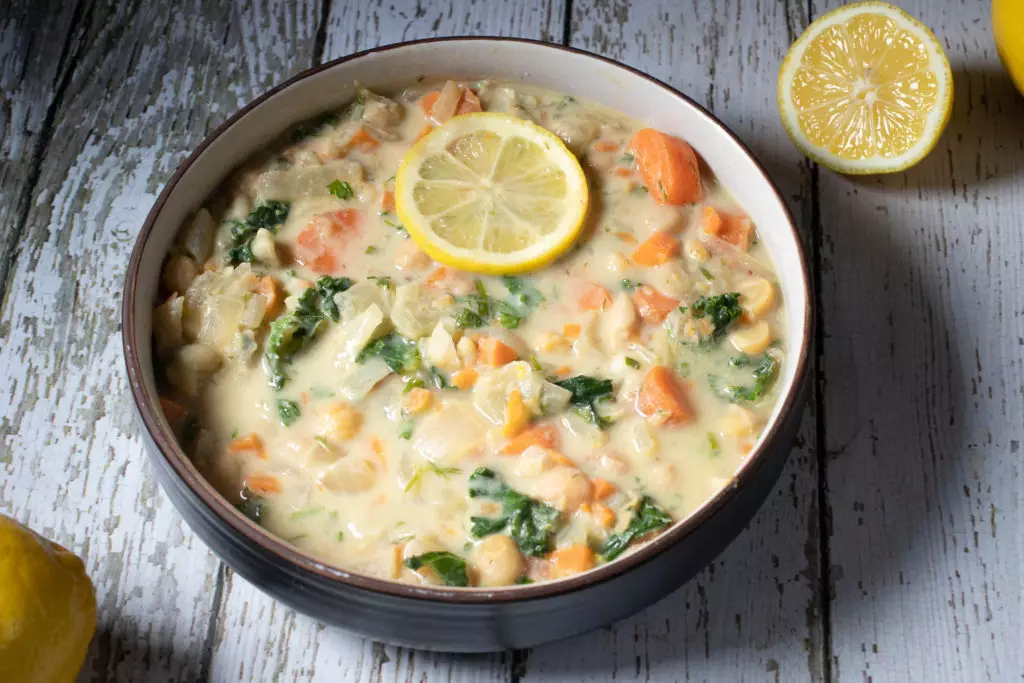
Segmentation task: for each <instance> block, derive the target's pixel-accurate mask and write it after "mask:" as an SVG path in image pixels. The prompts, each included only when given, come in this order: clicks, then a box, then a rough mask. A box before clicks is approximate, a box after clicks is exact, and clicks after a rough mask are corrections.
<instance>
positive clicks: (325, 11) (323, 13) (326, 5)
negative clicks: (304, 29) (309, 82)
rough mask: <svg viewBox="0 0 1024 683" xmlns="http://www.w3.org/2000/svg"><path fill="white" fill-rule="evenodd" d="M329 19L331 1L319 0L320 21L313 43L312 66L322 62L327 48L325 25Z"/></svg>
mask: <svg viewBox="0 0 1024 683" xmlns="http://www.w3.org/2000/svg"><path fill="white" fill-rule="evenodd" d="M330 19H331V0H321V2H320V20H319V22H318V23H317V27H316V38H315V39H314V41H313V66H317V65H319V64H321V63H323V61H324V48H325V47H326V46H327V23H328V21H330Z"/></svg>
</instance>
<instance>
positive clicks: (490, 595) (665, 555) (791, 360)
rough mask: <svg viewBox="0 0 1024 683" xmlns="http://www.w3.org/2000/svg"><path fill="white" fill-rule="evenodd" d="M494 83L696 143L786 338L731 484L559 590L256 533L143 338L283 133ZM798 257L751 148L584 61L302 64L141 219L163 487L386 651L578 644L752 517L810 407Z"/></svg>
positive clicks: (415, 46) (688, 106) (149, 403)
mask: <svg viewBox="0 0 1024 683" xmlns="http://www.w3.org/2000/svg"><path fill="white" fill-rule="evenodd" d="M421 75H427V76H447V77H454V78H460V79H469V80H474V79H479V78H485V77H488V78H502V79H510V80H515V81H521V82H527V83H531V84H535V85H538V86H543V87H546V88H551V89H553V90H556V91H560V92H565V93H568V94H571V95H575V96H578V97H582V98H586V99H589V100H592V101H596V102H600V103H602V104H605V105H607V106H609V107H611V108H613V109H616V110H618V111H621V112H623V113H625V114H627V115H629V116H631V117H633V118H635V119H638V120H640V121H642V122H644V123H646V124H649V125H650V126H652V127H654V128H658V129H661V130H664V131H668V132H671V133H675V134H677V135H679V136H681V137H683V138H685V139H687V140H688V141H690V143H691V144H692V145H693V146H694V148H695V149H696V150H697V152H698V153H699V154H700V155H701V156H702V157H703V158H704V160H705V161H706V162H707V164H708V166H709V167H710V168H711V170H712V171H713V172H714V173H715V174H716V175H717V176H718V178H719V180H720V181H721V182H722V183H723V185H724V186H725V187H726V188H731V189H733V190H734V194H735V195H736V196H737V198H738V199H739V200H740V202H741V203H742V204H743V206H744V208H745V209H746V210H747V212H748V213H750V214H751V216H752V217H753V219H754V221H755V223H756V224H757V226H758V229H759V237H760V239H761V240H762V242H763V243H764V245H765V246H766V247H767V249H768V251H769V252H770V253H771V255H772V258H773V260H774V262H775V265H776V267H777V269H778V272H779V274H780V286H781V290H782V295H783V299H784V302H785V312H786V320H785V328H786V335H787V339H788V340H789V345H788V349H787V351H786V360H785V363H784V364H783V371H782V374H781V376H780V378H779V383H780V387H781V398H780V400H779V404H778V405H777V406H776V409H775V412H774V413H773V415H772V418H771V421H770V422H769V424H768V426H767V428H766V429H765V430H764V433H763V435H762V437H761V439H760V440H759V442H758V443H757V445H756V447H755V448H754V450H753V451H752V452H751V454H750V457H749V459H748V460H747V461H746V462H745V463H744V464H743V465H742V466H741V467H740V468H739V469H738V470H737V472H736V475H735V479H734V481H733V483H732V484H731V485H729V486H727V487H726V488H725V489H724V490H722V491H720V492H719V493H718V494H717V495H715V496H713V497H712V498H711V499H709V500H708V501H706V503H705V504H704V505H703V506H702V507H701V508H700V509H699V510H697V511H696V512H694V513H693V514H692V515H690V516H689V517H688V518H687V519H684V520H680V521H679V522H677V523H676V524H675V525H674V526H673V527H672V528H671V529H670V530H668V531H666V532H665V533H663V534H662V535H660V536H659V537H658V538H656V539H655V540H654V541H652V542H651V543H649V544H647V545H646V546H644V547H642V548H640V549H638V550H637V551H636V552H633V553H631V554H629V555H627V556H625V557H623V558H621V559H619V560H618V561H616V562H613V563H611V564H608V565H604V566H602V567H599V568H597V569H595V570H593V571H590V572H586V573H584V574H580V575H578V576H574V577H571V578H568V579H563V580H560V581H555V582H550V583H541V584H534V585H527V586H514V587H508V588H501V589H445V588H428V587H419V586H411V585H407V584H402V583H396V582H391V581H385V580H382V579H377V578H371V577H369V576H364V575H361V574H356V573H352V572H348V571H345V570H343V569H339V568H337V567H333V566H329V565H326V564H323V563H322V562H318V561H317V560H315V559H313V558H312V557H309V556H308V555H304V554H303V553H301V552H299V551H298V550H296V549H295V548H293V547H291V546H289V545H287V544H286V543H284V542H282V541H280V540H278V539H277V538H275V537H274V536H272V535H270V534H269V533H267V532H265V531H264V530H263V529H261V528H260V527H258V526H256V525H255V524H253V523H252V522H250V521H249V520H248V519H246V518H245V517H244V516H243V515H242V514H240V513H239V512H237V511H236V510H235V509H234V508H233V507H232V506H231V504H230V503H229V502H228V501H227V500H226V499H224V498H223V497H222V496H220V495H219V494H218V493H217V492H216V491H215V490H214V489H213V487H212V486H211V485H210V484H209V483H207V482H206V481H205V480H204V479H203V477H202V476H200V474H199V472H198V471H197V470H196V468H195V467H194V466H193V465H192V463H191V462H190V461H189V459H188V458H187V457H186V456H185V454H184V453H183V452H182V450H181V448H179V447H178V444H177V443H176V442H175V439H174V436H173V434H172V432H171V429H170V427H169V426H168V424H167V422H166V420H165V419H164V417H163V413H162V412H161V410H160V408H159V403H158V401H157V393H156V386H155V382H154V373H153V366H152V362H153V359H152V353H151V344H150V334H151V325H152V315H151V314H152V308H153V304H154V301H155V298H156V293H157V287H158V279H159V273H160V265H161V262H162V261H163V258H164V255H165V254H166V253H167V250H168V248H169V246H170V244H171V242H172V240H173V239H174V236H175V233H176V232H177V231H178V228H179V226H180V225H182V223H183V221H184V220H185V219H186V217H187V216H189V215H190V214H191V213H193V212H194V211H196V210H197V209H198V208H199V207H200V206H201V204H202V202H203V201H204V199H205V198H206V197H207V196H208V195H209V194H210V193H211V192H212V191H213V190H214V189H215V188H216V187H217V185H218V184H219V183H220V182H221V181H222V180H223V179H224V178H225V177H226V176H227V175H228V174H229V173H230V172H231V170H232V169H234V168H235V167H237V166H238V165H239V164H240V163H242V162H243V161H244V160H245V159H246V158H247V157H248V156H249V155H250V154H252V153H253V152H254V151H256V150H259V149H260V148H261V147H263V146H264V145H266V144H268V143H269V142H270V141H271V140H273V139H274V138H275V137H277V136H278V135H279V134H281V133H282V132H283V131H284V130H285V129H287V128H288V127H289V126H291V125H292V124H295V123H297V122H299V121H302V120H304V119H307V118H310V117H312V116H314V115H316V114H318V113H320V112H322V111H324V110H327V109H329V108H336V107H339V106H340V105H342V104H344V103H345V102H347V101H348V100H350V99H351V98H352V96H353V83H354V82H355V81H358V82H360V83H363V84H365V85H367V86H369V87H370V88H373V89H377V90H382V91H388V90H393V89H398V88H400V87H402V86H404V85H406V84H408V83H409V82H411V81H413V80H414V79H415V78H416V77H417V76H421ZM810 289H811V288H810V280H809V277H808V269H807V263H806V260H805V258H804V255H803V252H802V250H801V247H800V241H799V238H798V236H797V232H796V229H795V227H794V225H793V219H792V217H791V216H790V214H789V212H788V211H787V209H786V206H785V204H784V203H783V201H782V198H781V197H780V196H779V192H778V190H777V189H776V188H775V186H774V185H773V184H772V181H771V180H770V179H769V178H768V176H767V174H766V173H765V171H764V169H762V168H761V166H760V165H759V164H758V163H757V161H756V160H755V159H754V157H753V156H752V155H751V154H750V152H749V151H748V150H747V148H746V147H744V146H743V144H742V143H740V141H739V140H737V139H736V137H735V136H734V135H733V134H732V133H730V132H729V131H728V130H727V129H726V128H725V127H724V126H723V125H722V124H721V123H720V122H718V121H717V120H716V119H715V118H714V117H712V116H711V115H710V114H708V113H707V112H706V111H704V110H703V109H701V108H700V107H699V106H698V105H696V104H694V103H693V102H692V101H691V100H689V99H688V98H686V97H685V96H684V95H682V94H680V93H679V92H676V91H675V90H673V89H672V88H669V87H668V86H666V85H665V84H663V83H660V82H659V81H656V80H654V79H653V78H651V77H649V76H646V75H644V74H642V73H640V72H638V71H635V70H633V69H630V68H628V67H625V66H622V65H620V64H616V63H614V62H612V61H609V60H607V59H603V58H601V57H596V56H594V55H591V54H587V53H585V52H580V51H577V50H570V49H567V48H564V47H558V46H552V45H547V44H543V43H537V42H531V41H525V40H510V39H501V38H454V39H447V40H428V41H420V42H413V43H405V44H401V45H392V46H389V47H383V48H379V49H376V50H369V51H367V52H361V53H358V54H355V55H352V56H350V57H346V58H344V59H339V60H337V61H334V62H331V63H329V64H325V65H323V66H320V67H317V68H314V69H310V70H309V71H306V72H303V73H301V74H299V75H298V76H296V77H294V78H292V79H290V80H289V81H287V82H286V83H284V84H282V85H280V86H278V87H276V88H274V89H273V90H271V91H270V92H268V93H266V94H265V95H263V96H261V97H259V98H257V99H256V100H255V101H253V102H252V103H251V104H249V105H247V106H246V107H244V108H243V109H242V110H241V111H240V112H238V113H237V114H235V115H234V116H232V117H231V118H230V119H229V120H228V121H227V122H226V123H224V125H222V126H220V127H219V128H217V130H215V131H214V132H213V133H212V134H211V135H209V136H208V137H207V138H206V139H205V140H204V141H203V143H202V144H201V145H200V146H199V148H198V149H197V150H196V151H195V152H194V153H193V154H192V155H191V156H189V158H188V159H186V160H185V162H184V163H183V164H182V165H181V167H180V168H179V169H178V171H177V172H176V173H175V174H174V177H172V178H171V181H170V182H169V183H168V184H167V187H165V188H164V190H163V192H162V193H161V194H160V198H159V199H158V200H157V203H156V206H154V207H153V210H152V211H151V212H150V214H149V216H148V218H147V219H146V222H145V225H143V227H142V232H141V234H140V235H139V238H138V242H137V243H136V245H135V250H134V252H133V253H132V258H131V263H130V265H129V268H128V276H127V281H126V283H125V293H124V305H123V313H122V314H123V335H124V352H125V358H126V363H127V366H128V376H129V379H130V383H131V389H132V394H133V395H134V398H135V404H136V406H137V408H138V413H139V417H140V419H141V422H142V426H143V435H144V438H145V442H146V446H147V448H148V450H149V454H150V456H151V458H152V461H153V466H154V469H155V470H156V473H157V476H158V478H159V480H160V483H161V484H162V485H163V487H164V489H165V490H166V491H167V494H168V495H169V496H170V498H171V500H172V501H173V502H174V505H175V506H176V507H177V508H178V510H179V511H180V512H181V514H182V515H183V516H184V517H185V519H186V521H187V522H188V523H189V525H190V526H191V527H192V529H194V530H195V532H196V533H197V534H198V535H199V536H200V538H202V539H203V541H205V542H206V544H207V545H209V546H210V548H211V549H212V550H213V551H214V552H215V553H217V555H219V556H220V557H221V558H222V559H223V560H224V561H225V562H227V563H228V565H230V566H231V567H232V568H233V569H234V570H235V571H237V572H238V573H239V574H241V575H242V576H244V577H245V578H246V579H247V580H249V581H250V582H252V583H253V584H255V585H256V586H258V587H259V588H260V589H262V590H263V591H265V592H266V593H268V594H270V595H271V596H273V597H274V598H276V599H278V600H280V601H281V602H283V603H285V604H287V605H290V606H291V607H294V608H295V609H297V610H299V611H301V612H305V613H307V614H309V615H311V616H313V617H315V618H317V619H319V620H321V621H323V622H326V623H329V624H335V625H338V626H341V627H343V628H346V629H349V630H352V631H357V632H359V633H362V634H364V635H366V636H369V637H371V638H376V639H379V640H384V641H388V642H391V643H395V644H400V645H405V646H410V647H416V648H429V649H435V650H447V651H460V652H484V651H491V650H499V649H504V648H522V647H529V646H532V645H537V644H539V643H544V642H547V641H551V640H556V639H559V638H565V637H568V636H572V635H576V634H579V633H583V632H585V631H589V630H591V629H595V628H598V627H600V626H604V625H606V624H609V623H611V622H613V621H615V620H617V619H621V618H623V617H626V616H629V615H630V614H633V613H634V612H637V611H639V610H641V609H643V608H644V607H646V606H647V605H650V604H651V603H653V602H655V601H656V600H658V599H659V598H661V597H663V596H665V595H666V594H668V593H669V592H671V591H672V590H674V589H676V588H678V587H679V586H680V585H682V584H683V583H684V582H685V581H686V580H688V579H689V578H690V577H692V576H693V575H694V574H696V573H697V572H698V571H700V570H701V568H703V567H704V566H705V565H706V564H707V563H708V562H710V561H711V560H712V559H713V558H714V557H715V556H716V555H717V554H718V553H720V552H721V551H722V550H723V549H724V548H725V547H726V545H728V544H729V543H730V542H731V541H732V539H733V538H735V536H736V535H737V534H738V533H739V532H740V530H742V529H743V527H744V526H745V525H746V524H747V523H748V522H749V521H750V519H751V518H752V517H753V515H754V513H755V512H756V511H757V509H758V507H760V505H761V504H762V502H763V501H764V499H765V498H766V497H767V495H768V493H769V492H770V491H771V490H772V488H773V486H774V484H775V482H776V480H777V479H778V476H779V473H780V471H781V470H782V466H783V464H784V463H785V460H786V457H787V455H788V453H789V451H790V449H791V447H792V443H793V437H794V434H795V432H796V429H797V425H798V423H799V420H800V413H801V412H802V407H803V404H804V400H803V394H804V387H805V385H806V375H807V368H808V357H809V353H810V343H811V330H812V324H811V291H810Z"/></svg>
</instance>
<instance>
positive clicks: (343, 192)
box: [327, 180, 355, 199]
mask: <svg viewBox="0 0 1024 683" xmlns="http://www.w3.org/2000/svg"><path fill="white" fill-rule="evenodd" d="M327 191H328V192H330V193H331V194H333V195H334V196H335V197H337V198H338V199H352V197H353V196H354V195H355V193H354V192H353V191H352V186H351V185H349V183H348V181H347V180H335V181H333V182H332V183H331V184H330V185H328V186H327Z"/></svg>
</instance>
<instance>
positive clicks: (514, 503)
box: [469, 467, 561, 557]
mask: <svg viewBox="0 0 1024 683" xmlns="http://www.w3.org/2000/svg"><path fill="white" fill-rule="evenodd" d="M481 496H482V497H484V498H490V499H492V500H497V501H499V502H500V503H501V515H500V516H499V517H494V518H491V517H471V518H470V521H471V522H472V523H473V526H472V528H471V529H470V533H471V534H472V535H473V537H474V538H483V537H484V536H490V535H491V534H496V533H499V532H502V531H504V532H507V533H508V535H509V536H510V537H511V538H512V540H514V541H515V542H516V543H517V544H518V545H519V547H520V549H522V551H523V552H524V553H526V554H527V555H532V556H533V557H541V556H543V555H544V554H545V553H547V552H548V549H549V548H550V546H551V537H552V535H554V532H555V529H556V527H557V525H558V523H559V521H560V519H561V516H560V514H559V512H558V510H556V509H555V508H553V507H551V506H550V505H548V504H546V503H542V502H541V501H539V500H534V499H533V498H530V497H528V496H525V495H523V494H522V493H519V492H518V491H516V490H514V489H512V488H509V486H508V485H507V484H505V482H503V481H502V480H501V478H500V477H499V476H498V475H497V474H495V472H494V471H493V470H490V469H488V468H486V467H481V468H478V469H477V470H476V471H475V472H473V474H472V475H470V477H469V497H470V498H478V497H481Z"/></svg>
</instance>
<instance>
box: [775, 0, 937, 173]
mask: <svg viewBox="0 0 1024 683" xmlns="http://www.w3.org/2000/svg"><path fill="white" fill-rule="evenodd" d="M864 14H872V15H881V16H883V17H886V18H888V19H891V20H892V21H893V22H894V23H895V24H896V25H897V27H898V28H899V29H900V30H903V31H906V32H907V33H909V34H910V35H912V36H913V37H914V38H916V39H917V41H919V43H920V45H921V46H923V47H924V48H925V49H926V50H927V53H928V67H927V69H926V70H927V71H928V72H929V73H930V74H931V75H932V76H934V78H935V85H936V93H935V104H934V105H933V106H932V107H931V109H930V110H928V111H927V113H925V114H924V125H923V128H922V133H921V135H920V136H919V137H918V139H917V140H916V141H915V142H914V143H913V144H912V145H911V146H909V147H908V148H907V149H906V150H905V151H904V152H902V153H900V154H898V155H895V156H891V155H890V156H887V155H883V154H874V155H869V156H864V157H863V158H852V157H850V156H843V155H840V154H837V153H835V152H833V151H832V150H830V149H828V148H827V147H824V146H821V145H818V144H815V143H814V142H813V141H811V140H810V139H808V136H807V135H806V134H805V132H804V131H803V129H802V127H801V125H800V114H801V111H799V110H798V109H797V107H796V105H795V104H794V101H793V100H794V98H793V85H794V78H795V76H796V74H797V72H798V70H800V69H801V66H802V62H803V59H804V55H805V52H806V51H807V49H808V48H809V47H811V45H812V44H813V43H814V41H815V40H816V39H817V38H819V36H821V35H822V34H824V33H825V32H826V31H828V30H830V29H832V28H833V27H837V26H844V25H846V24H847V23H848V22H850V20H852V19H854V18H855V17H857V16H858V15H864ZM884 59H885V57H884V56H883V57H882V60H883V61H884ZM882 85H885V84H879V87H881V86H882ZM778 104H779V112H780V114H781V116H782V123H783V126H784V127H785V129H786V133H787V134H788V135H789V137H790V139H791V140H792V141H793V143H794V144H795V145H796V146H797V147H798V148H799V149H800V151H801V152H803V153H804V154H805V155H807V156H808V157H810V158H811V159H812V160H814V161H816V162H817V163H819V164H821V165H823V166H825V167H827V168H830V169H832V170H834V171H838V172H840V173H847V174H851V175H860V174H869V173H895V172H898V171H902V170H905V169H907V168H909V167H911V166H913V165H914V164H916V163H918V162H919V161H920V160H921V159H923V158H924V157H925V156H927V155H928V153H929V152H931V150H932V149H933V148H934V147H935V145H936V144H937V143H938V141H939V138H940V137H941V135H942V131H943V130H944V129H945V127H946V124H947V123H948V121H949V116H950V112H951V109H952V105H953V75H952V71H951V69H950V66H949V60H948V59H947V58H946V55H945V53H944V52H943V50H942V46H941V44H940V43H939V41H938V40H937V39H936V38H935V35H934V34H933V33H932V32H931V30H930V29H929V28H928V27H927V26H925V25H924V24H922V23H921V22H919V21H918V20H917V19H915V18H914V17H912V16H911V15H909V14H907V13H906V12H904V11H903V10H901V9H899V8H898V7H894V6H892V5H890V4H889V3H886V2H879V1H876V0H869V1H867V2H859V3H854V4H851V5H845V6H843V7H839V8H837V9H835V10H832V11H831V12H828V13H827V14H825V15H823V16H821V17H820V18H818V19H816V20H815V21H814V22H813V23H811V25H810V26H808V27H807V29H806V30H805V31H804V33H803V34H802V35H801V36H800V38H798V39H797V41H796V42H795V43H794V44H793V46H792V47H791V48H790V50H789V52H788V53H787V55H786V58H785V59H784V60H783V62H782V66H781V68H780V69H779V82H778ZM805 111H807V110H805ZM837 134H838V133H837Z"/></svg>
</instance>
